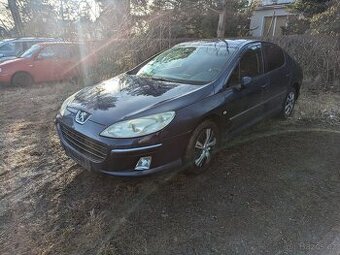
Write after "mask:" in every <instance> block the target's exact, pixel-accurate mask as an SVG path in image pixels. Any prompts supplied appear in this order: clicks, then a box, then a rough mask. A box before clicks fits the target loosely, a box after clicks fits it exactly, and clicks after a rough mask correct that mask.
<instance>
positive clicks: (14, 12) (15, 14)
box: [8, 0, 23, 35]
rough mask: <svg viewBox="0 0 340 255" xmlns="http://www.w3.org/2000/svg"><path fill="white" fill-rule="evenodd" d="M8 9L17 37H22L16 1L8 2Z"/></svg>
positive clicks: (10, 0)
mask: <svg viewBox="0 0 340 255" xmlns="http://www.w3.org/2000/svg"><path fill="white" fill-rule="evenodd" d="M8 8H9V10H10V11H11V14H12V18H13V21H14V25H15V31H16V33H17V35H22V30H23V25H22V20H21V16H20V11H19V7H18V4H17V1H16V0H8Z"/></svg>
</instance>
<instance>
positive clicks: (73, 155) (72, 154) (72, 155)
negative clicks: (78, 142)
mask: <svg viewBox="0 0 340 255" xmlns="http://www.w3.org/2000/svg"><path fill="white" fill-rule="evenodd" d="M65 150H66V154H67V155H68V156H69V157H70V158H72V159H73V160H74V161H75V162H77V163H78V164H79V165H80V166H82V167H83V168H85V169H86V170H88V171H91V162H90V161H89V160H88V159H86V158H84V157H83V156H81V155H79V154H78V153H76V152H74V151H72V150H70V149H68V148H65Z"/></svg>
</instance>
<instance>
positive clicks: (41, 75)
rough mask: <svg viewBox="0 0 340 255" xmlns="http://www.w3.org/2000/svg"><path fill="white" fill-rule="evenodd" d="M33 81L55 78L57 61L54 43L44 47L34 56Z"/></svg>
mask: <svg viewBox="0 0 340 255" xmlns="http://www.w3.org/2000/svg"><path fill="white" fill-rule="evenodd" d="M32 65H33V66H32V70H33V72H34V74H33V76H34V80H35V82H46V81H55V80H57V73H58V69H59V68H58V66H59V64H58V61H57V51H56V45H48V46H46V47H44V48H43V49H42V50H41V51H40V52H39V53H38V55H37V56H36V57H35V59H34V61H33V63H32Z"/></svg>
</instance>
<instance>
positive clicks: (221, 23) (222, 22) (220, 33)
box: [217, 0, 227, 38]
mask: <svg viewBox="0 0 340 255" xmlns="http://www.w3.org/2000/svg"><path fill="white" fill-rule="evenodd" d="M226 21H227V0H223V4H222V11H221V13H220V16H219V20H218V26H217V37H218V38H223V37H224V34H225V27H226Z"/></svg>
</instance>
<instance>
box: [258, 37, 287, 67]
mask: <svg viewBox="0 0 340 255" xmlns="http://www.w3.org/2000/svg"><path fill="white" fill-rule="evenodd" d="M263 52H264V55H265V57H266V62H267V69H266V71H267V72H270V71H272V70H274V69H276V68H279V67H281V66H283V65H284V63H285V57H284V54H283V50H282V49H281V48H280V47H278V46H276V45H274V44H269V43H268V44H267V43H266V44H264V45H263Z"/></svg>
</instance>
